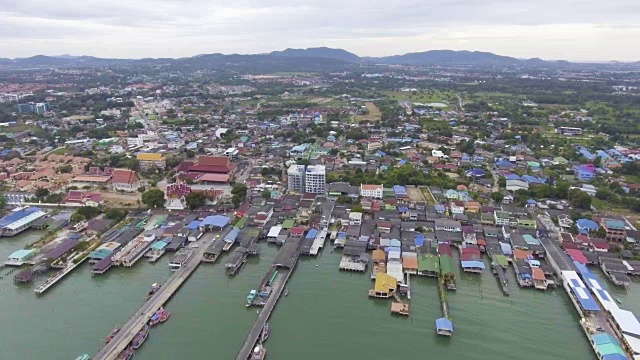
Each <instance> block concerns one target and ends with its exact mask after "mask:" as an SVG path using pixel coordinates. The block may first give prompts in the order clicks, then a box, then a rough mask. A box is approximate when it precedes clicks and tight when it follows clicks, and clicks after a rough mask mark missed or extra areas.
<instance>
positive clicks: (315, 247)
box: [309, 226, 364, 271]
mask: <svg viewBox="0 0 640 360" xmlns="http://www.w3.org/2000/svg"><path fill="white" fill-rule="evenodd" d="M327 235H328V229H327V227H326V226H323V227H322V229H320V230H318V233H317V234H316V237H315V238H314V239H313V244H311V250H309V255H311V256H316V255H318V252H320V250H322V248H323V247H324V243H325V242H326V240H327ZM363 271H364V270H363Z"/></svg>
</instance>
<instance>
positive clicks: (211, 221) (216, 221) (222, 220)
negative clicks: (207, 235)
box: [200, 215, 231, 227]
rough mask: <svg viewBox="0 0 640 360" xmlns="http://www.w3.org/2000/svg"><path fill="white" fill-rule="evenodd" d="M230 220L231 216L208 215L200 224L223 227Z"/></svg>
mask: <svg viewBox="0 0 640 360" xmlns="http://www.w3.org/2000/svg"><path fill="white" fill-rule="evenodd" d="M229 221H231V218H229V217H227V216H223V215H209V216H207V217H206V218H204V220H202V222H201V223H200V226H216V227H225V226H227V224H228V223H229Z"/></svg>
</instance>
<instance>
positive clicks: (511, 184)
mask: <svg viewBox="0 0 640 360" xmlns="http://www.w3.org/2000/svg"><path fill="white" fill-rule="evenodd" d="M518 190H529V183H528V182H526V181H522V180H507V191H514V192H515V191H518Z"/></svg>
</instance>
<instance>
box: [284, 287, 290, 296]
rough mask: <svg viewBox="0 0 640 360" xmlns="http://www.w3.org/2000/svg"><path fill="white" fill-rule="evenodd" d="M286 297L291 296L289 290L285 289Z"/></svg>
mask: <svg viewBox="0 0 640 360" xmlns="http://www.w3.org/2000/svg"><path fill="white" fill-rule="evenodd" d="M284 296H289V288H286V289H284Z"/></svg>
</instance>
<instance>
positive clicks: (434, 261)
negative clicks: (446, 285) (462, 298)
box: [418, 254, 440, 273]
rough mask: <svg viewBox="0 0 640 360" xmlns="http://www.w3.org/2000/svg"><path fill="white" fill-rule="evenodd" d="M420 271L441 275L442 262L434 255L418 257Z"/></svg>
mask: <svg viewBox="0 0 640 360" xmlns="http://www.w3.org/2000/svg"><path fill="white" fill-rule="evenodd" d="M418 270H419V271H432V272H436V273H440V262H439V261H438V257H437V256H435V255H433V254H424V255H420V256H419V257H418Z"/></svg>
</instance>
